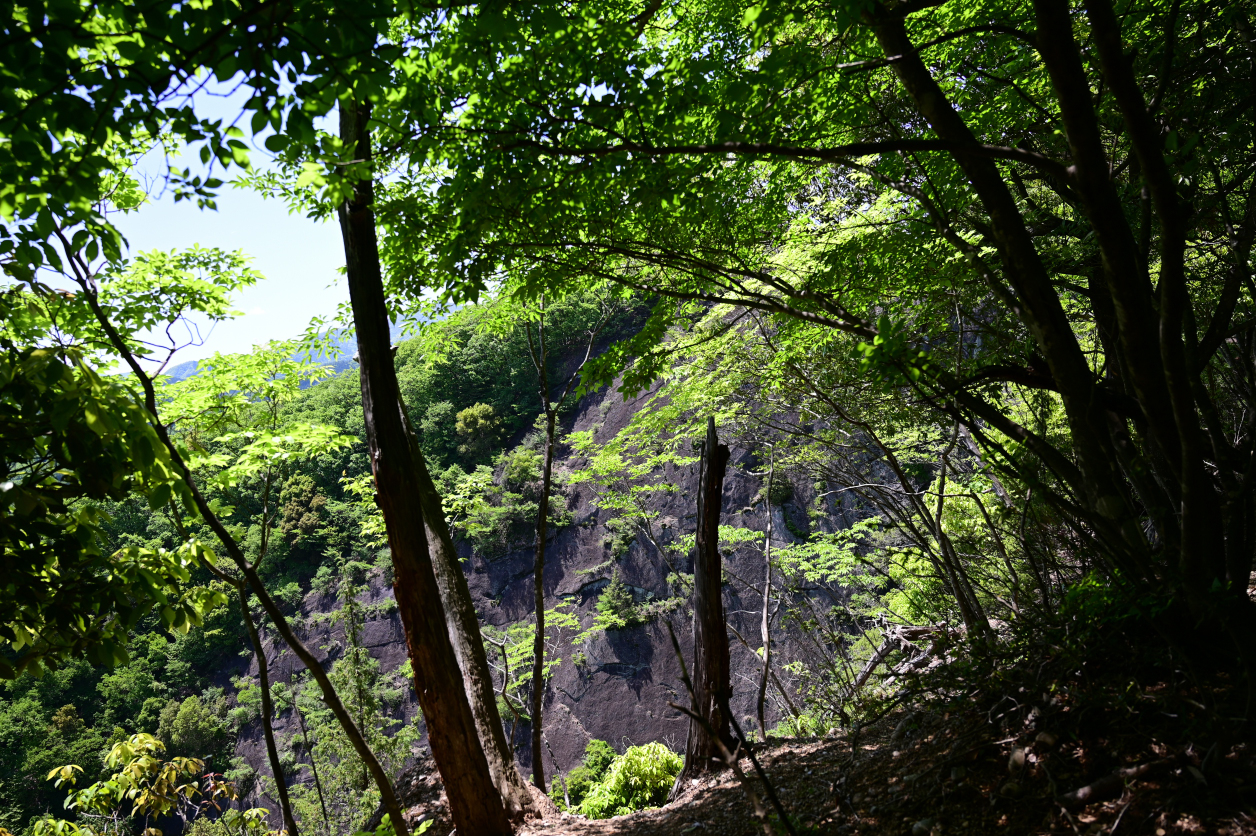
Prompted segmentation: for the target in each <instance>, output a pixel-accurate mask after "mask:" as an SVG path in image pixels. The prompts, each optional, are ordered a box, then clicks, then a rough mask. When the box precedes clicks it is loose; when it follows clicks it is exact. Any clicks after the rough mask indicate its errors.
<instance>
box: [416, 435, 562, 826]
mask: <svg viewBox="0 0 1256 836" xmlns="http://www.w3.org/2000/svg"><path fill="white" fill-rule="evenodd" d="M415 473H416V475H417V477H418V482H419V494H418V497H419V505H420V506H421V508H422V512H423V522H424V524H425V528H426V532H427V541H428V550H429V551H430V553H431V556H432V568H433V569H434V570H435V572H436V584H437V586H439V587H440V596H441V600H442V601H443V602H444V604H445V620H446V627H447V628H448V630H449V640H450V642H451V643H452V644H453V648H454V654H455V655H456V656H457V657H458V664H459V666H460V667H461V668H462V678H463V685H464V686H465V688H466V692H467V701H468V702H469V703H470V705H471V714H472V715H473V716H474V717H475V726H476V729H477V730H478V731H479V734H480V743H481V745H482V746H483V747H484V756H485V758H486V759H487V761H488V770H489V774H490V775H491V776H492V778H493V784H494V785H495V786H496V787H497V791H498V792H499V793H501V797H502V803H503V804H504V805H505V807H506V814H507V815H508V816H509V817H510V818H512V819H518V818H520V817H522V816H523V815H525V814H528V813H534V812H537V811H536V805H535V804H533V802H532V796H531V795H529V794H528V789H527V787H526V786H524V781H523V776H522V775H520V774H519V767H518V766H516V765H515V756H514V753H513V752H512V751H511V750H510V745H509V743H508V742H507V740H506V734H505V732H504V731H503V728H502V718H501V712H500V711H499V710H498V708H497V695H496V691H495V690H494V688H493V678H492V675H491V674H490V673H489V667H488V656H487V654H486V653H485V651H484V638H483V636H482V634H481V633H480V620H479V616H477V615H476V612H475V604H474V603H473V602H472V600H471V589H470V588H469V587H468V586H467V578H466V575H464V574H463V573H462V562H461V561H460V560H459V558H458V550H457V549H456V548H454V541H453V537H451V536H450V534H449V526H448V525H446V524H445V512H444V510H443V509H442V508H441V502H440V494H439V492H438V491H437V490H436V485H435V483H433V482H432V477H431V474H430V473H429V472H428V470H427V462H426V461H425V460H424V459H423V455H422V454H421V453H419V454H418V455H417V457H416V461H415Z"/></svg>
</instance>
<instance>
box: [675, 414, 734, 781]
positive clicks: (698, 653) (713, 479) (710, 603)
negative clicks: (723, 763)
mask: <svg viewBox="0 0 1256 836" xmlns="http://www.w3.org/2000/svg"><path fill="white" fill-rule="evenodd" d="M728 455H729V454H728V447H727V446H725V445H723V444H720V443H719V439H718V438H717V437H716V435H715V419H714V418H708V419H707V434H706V443H705V444H703V446H702V463H701V465H700V468H699V476H698V536H697V549H696V553H695V556H694V564H693V690H694V699H695V700H696V701H697V711H698V713H699V714H701V715H702V717H704V718H705V719H706V720H707V722H708V724H709V725H710V727H711V728H712V729H714V730H715V733H716V736H717V737H718V740H716V739H713V738H712V736H711V735H710V734H708V733H707V731H706V729H704V728H703V727H702V724H701V723H696V722H693V721H692V720H690V723H689V739H688V741H687V742H686V744H685V766H684V769H682V770H681V772H680V775H679V776H678V777H677V779H676V782H677V786H680V782H681V781H684V780H687V779H689V778H692V777H694V776H696V775H699V774H701V773H703V772H705V771H707V770H708V769H710V768H711V767H712V765H713V764H714V763H715V762H717V761H718V758H719V754H720V744H721V743H723V745H724V746H726V747H727V748H729V749H732V748H733V747H734V746H735V745H736V744H735V743H734V741H733V736H732V734H731V732H730V730H729V723H728V717H726V716H725V715H724V712H723V711H721V710H720V707H719V706H720V705H721V704H722V703H726V702H727V700H728V698H729V696H731V695H732V692H733V688H732V684H731V681H730V678H729V661H728V630H727V629H726V628H725V626H724V599H723V596H722V591H721V590H722V587H723V582H722V575H723V571H722V569H723V566H722V564H721V561H720V550H719V526H720V500H721V498H722V497H723V493H724V472H725V470H726V469H727V468H728Z"/></svg>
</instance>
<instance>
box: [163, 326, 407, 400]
mask: <svg viewBox="0 0 1256 836" xmlns="http://www.w3.org/2000/svg"><path fill="white" fill-rule="evenodd" d="M402 328H403V326H402V325H392V326H390V327H389V329H388V330H389V335H390V337H391V339H392V341H393V342H394V343H396V342H398V341H400V340H401V339H402ZM357 351H358V345H357V340H356V338H355V337H354V334H353V332H352V331H351V330H349V329H347V328H346V329H343V330H341V332H340V339H338V340H337V341H336V342H335V343H334V344H333V345H332V346H331V348H330V349H329V350H328V351H326V352H324V353H323V354H321V355H319V356H317V357H315V358H314V362H316V363H321V364H322V365H324V366H327V367H328V368H330V369H331V371H332V373H333V374H340V373H341V372H343V371H345V370H347V369H349V368H350V367H352V366H353V356H354V355H355V354H356V353H357ZM200 362H201V361H200V360H187V361H185V362H182V363H179V364H178V365H177V366H171V367H170V368H168V369H166V373H165V377H166V378H167V379H168V380H169V381H170V382H171V383H177V382H179V381H181V380H187V379H188V378H189V377H192V376H193V375H194V374H196V371H197V369H198V368H199V367H200ZM302 388H304V387H302Z"/></svg>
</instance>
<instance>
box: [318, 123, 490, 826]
mask: <svg viewBox="0 0 1256 836" xmlns="http://www.w3.org/2000/svg"><path fill="white" fill-rule="evenodd" d="M368 118H369V108H368V107H366V106H362V105H359V104H356V103H349V102H345V101H342V102H341V104H340V135H341V139H342V140H343V141H344V142H345V144H346V145H347V146H348V147H349V148H350V149H352V154H353V156H354V157H355V158H356V159H359V160H370V159H371V144H370V134H369V132H368V131H367V128H366V123H367V120H368ZM373 203H374V186H373V183H372V180H371V179H370V178H367V179H364V180H362V181H359V182H358V183H357V184H356V185H355V187H354V190H353V195H352V197H351V198H350V199H349V200H347V201H346V202H345V203H344V204H342V205H341V206H340V210H339V214H340V228H341V234H342V236H343V238H344V245H345V263H346V275H347V277H348V280H349V298H350V303H351V305H352V307H353V318H354V327H355V329H356V331H357V338H358V357H359V361H360V363H361V376H362V407H363V414H364V418H365V421H366V436H367V444H368V447H369V451H370V458H371V470H372V472H373V474H374V476H375V487H376V490H377V491H378V493H377V494H376V498H377V501H378V502H379V505H380V509H381V510H382V511H383V515H384V522H385V524H386V525H387V528H388V542H389V546H390V548H391V550H392V559H393V570H394V578H395V580H394V582H393V590H394V592H395V594H396V599H397V609H398V612H399V613H400V615H401V620H402V624H403V626H404V628H405V632H406V644H407V646H408V648H409V655H410V660H411V662H412V665H413V668H414V684H415V691H416V692H417V693H418V697H419V705H420V707H421V708H422V710H423V716H424V719H425V720H426V721H427V732H428V742H429V744H430V745H431V749H432V758H433V759H434V760H435V761H436V765H437V768H438V769H439V771H440V775H441V780H442V782H443V783H444V785H445V792H446V794H447V797H448V799H449V809H450V813H451V816H452V818H453V820H454V824H455V826H456V827H457V829H458V832H459V833H463V834H485V836H495V834H508V833H510V823H509V821H508V820H507V817H506V810H505V808H504V807H503V805H502V796H501V793H500V792H499V791H498V790H497V787H496V785H495V784H494V782H493V779H492V776H491V774H490V772H489V767H488V760H487V758H486V756H485V752H484V747H483V746H482V745H481V744H480V737H479V732H478V729H477V726H476V722H475V717H474V715H473V714H472V713H471V707H470V705H469V704H468V701H467V692H466V686H465V683H464V680H463V676H462V670H461V668H460V666H459V664H458V658H457V656H456V655H455V653H454V647H453V644H452V643H451V642H450V638H449V631H448V627H447V625H446V618H445V608H444V607H443V606H442V604H441V594H440V589H439V587H438V585H437V581H436V573H435V571H434V568H433V562H432V559H431V556H430V554H429V551H428V537H427V530H426V527H425V525H424V515H423V513H422V506H421V505H418V503H416V499H417V498H418V497H419V495H420V492H421V486H420V479H419V476H418V472H419V465H420V464H421V463H422V455H421V454H420V453H419V450H418V444H417V442H416V440H415V438H414V436H413V434H412V433H411V432H409V427H408V422H407V420H406V418H405V416H404V413H403V410H402V406H401V399H400V391H399V388H398V385H397V373H396V369H395V368H394V367H393V360H392V349H391V344H390V340H389V331H388V322H389V320H388V307H387V303H386V301H385V298H384V285H383V276H382V273H381V270H380V265H379V245H378V241H377V239H376V234H375V214H374V211H373V209H372V204H373ZM416 505H418V507H417V508H416ZM416 511H418V512H419V513H415V512H416ZM482 652H483V649H482V648H481V653H482Z"/></svg>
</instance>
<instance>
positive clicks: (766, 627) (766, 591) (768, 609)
mask: <svg viewBox="0 0 1256 836" xmlns="http://www.w3.org/2000/svg"><path fill="white" fill-rule="evenodd" d="M771 455H772V461H771V462H769V464H768V486H767V506H768V530H767V534H766V535H765V536H764V538H763V564H764V567H765V568H764V577H763V618H762V619H761V620H760V623H759V637H760V638H761V639H762V640H763V671H762V673H761V675H760V676H759V694H758V699H757V701H756V703H755V707H756V709H757V711H758V718H759V734H761V735H762V736H763V742H764V743H767V740H768V726H767V719H766V717H765V716H764V710H763V704H764V703H765V702H766V701H767V696H768V672H769V671H771V670H772V632H771V620H772V479H773V477H774V476H775V475H776V461H775V459H776V449H775V448H773V449H772V454H771ZM781 513H784V510H783V509H782V511H781Z"/></svg>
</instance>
